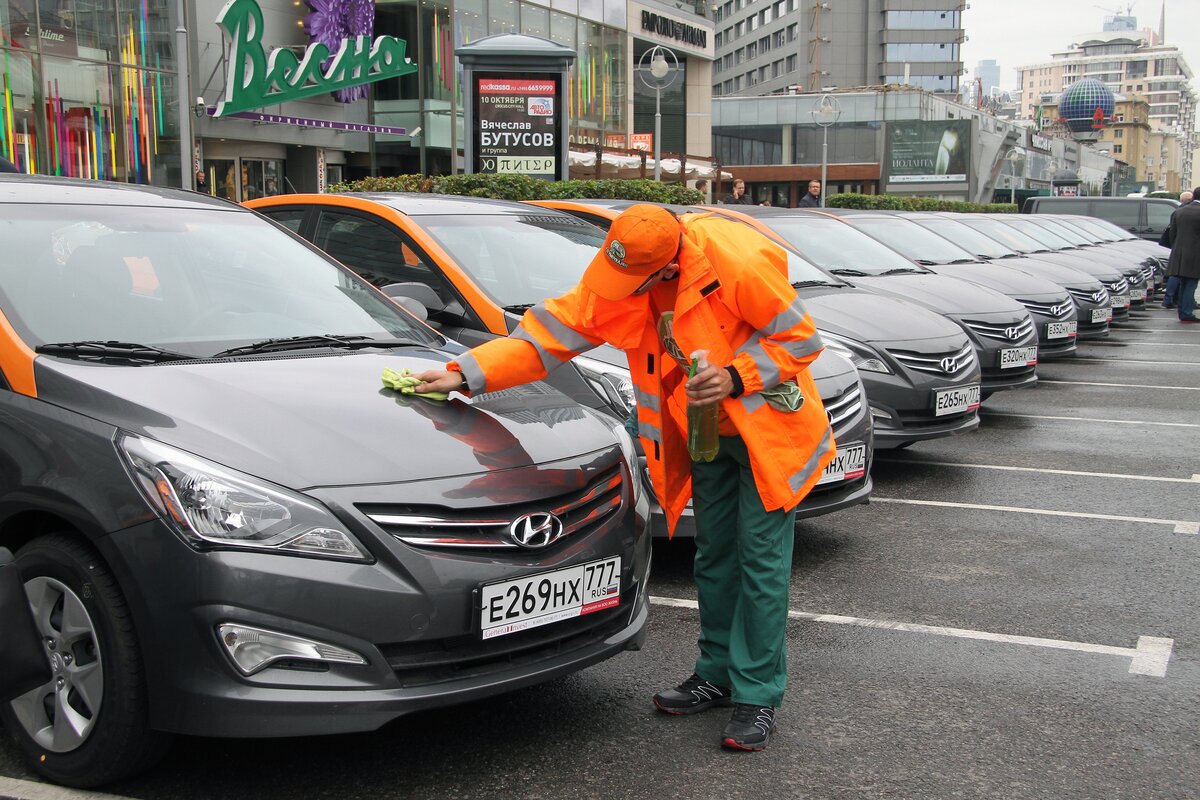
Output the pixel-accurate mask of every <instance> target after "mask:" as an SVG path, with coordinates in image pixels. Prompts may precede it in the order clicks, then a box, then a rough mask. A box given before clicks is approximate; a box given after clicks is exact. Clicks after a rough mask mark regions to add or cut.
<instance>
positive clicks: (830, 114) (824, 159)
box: [812, 94, 842, 208]
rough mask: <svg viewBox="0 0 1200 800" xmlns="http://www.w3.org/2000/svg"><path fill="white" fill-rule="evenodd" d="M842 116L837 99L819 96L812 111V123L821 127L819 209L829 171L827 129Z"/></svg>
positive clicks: (830, 96) (822, 200) (825, 191)
mask: <svg viewBox="0 0 1200 800" xmlns="http://www.w3.org/2000/svg"><path fill="white" fill-rule="evenodd" d="M841 115H842V107H841V105H840V104H839V103H838V101H837V98H835V97H834V96H833V95H830V94H826V95H822V96H821V100H820V101H819V102H818V103H817V107H816V108H814V109H813V110H812V118H813V122H815V123H816V124H818V125H820V126H821V208H824V207H825V196H826V194H828V191H827V189H826V186H825V184H826V175H827V173H828V171H829V128H830V126H832V125H834V124H835V123H836V122H837V121H838V117H840V116H841Z"/></svg>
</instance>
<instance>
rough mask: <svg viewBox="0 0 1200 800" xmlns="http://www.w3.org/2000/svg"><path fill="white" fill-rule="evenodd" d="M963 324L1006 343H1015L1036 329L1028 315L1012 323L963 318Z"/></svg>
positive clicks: (1026, 337) (982, 334)
mask: <svg viewBox="0 0 1200 800" xmlns="http://www.w3.org/2000/svg"><path fill="white" fill-rule="evenodd" d="M963 324H964V325H966V326H967V327H968V328H970V329H971V330H973V331H975V333H976V334H978V335H979V336H982V337H984V338H985V339H994V340H996V341H998V342H1004V343H1006V344H1017V343H1019V342H1023V341H1025V340H1026V339H1028V338H1030V337H1031V336H1034V335H1035V334H1036V329H1035V328H1034V326H1033V320H1031V319H1029V318H1028V317H1026V318H1025V319H1024V320H1022V321H1020V322H1017V323H1013V324H1006V323H1003V322H981V321H979V320H971V319H964V320H963Z"/></svg>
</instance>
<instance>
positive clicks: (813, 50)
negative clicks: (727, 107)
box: [713, 0, 966, 97]
mask: <svg viewBox="0 0 1200 800" xmlns="http://www.w3.org/2000/svg"><path fill="white" fill-rule="evenodd" d="M965 7H966V3H965V2H963V0H902V1H900V2H897V1H896V0H859V1H858V2H854V3H846V2H837V1H836V0H803V1H802V0H724V1H723V2H721V4H720V5H718V6H717V7H716V12H715V19H714V21H715V24H716V34H715V39H716V56H717V61H716V64H715V65H714V68H713V94H714V96H719V97H731V96H748V95H766V94H780V93H787V92H815V91H820V90H821V89H823V88H825V87H839V88H847V87H855V86H877V85H880V84H885V83H903V84H907V85H910V86H916V87H919V88H921V89H924V90H926V91H929V92H934V93H936V94H939V95H944V96H955V95H957V93H958V89H959V78H960V76H961V75H962V72H963V65H962V61H961V57H960V54H959V46H960V45H961V43H962V42H963V39H964V34H963V27H962V14H963V9H964V8H965Z"/></svg>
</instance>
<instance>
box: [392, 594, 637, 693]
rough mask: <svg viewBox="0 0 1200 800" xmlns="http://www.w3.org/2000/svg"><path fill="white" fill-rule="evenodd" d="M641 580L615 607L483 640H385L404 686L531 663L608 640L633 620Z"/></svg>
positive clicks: (469, 636) (466, 637)
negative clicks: (392, 642)
mask: <svg viewBox="0 0 1200 800" xmlns="http://www.w3.org/2000/svg"><path fill="white" fill-rule="evenodd" d="M637 591H638V589H637V585H636V584H635V585H631V586H629V588H627V589H625V591H623V592H621V602H620V604H619V605H617V606H615V607H614V608H609V609H605V610H603V611H597V612H595V613H593V614H587V615H584V616H581V617H575V618H573V619H568V620H563V621H561V622H555V623H551V624H550V625H542V626H539V627H536V628H531V629H529V630H524V631H519V632H517V633H510V634H508V635H507V636H497V637H495V638H493V639H480V638H479V636H478V635H475V634H465V635H463V636H454V637H449V638H445V639H435V640H429V641H417V642H404V643H396V644H383V645H380V647H379V650H380V652H381V653H383V656H384V658H385V659H387V663H388V666H389V667H391V669H392V672H393V673H395V675H396V678H397V679H398V680H399V681H400V684H401V685H402V686H406V687H412V686H428V685H431V684H437V683H446V682H449V681H456V680H466V679H471V678H480V677H486V676H488V675H494V674H497V673H503V672H507V671H510V670H513V669H516V668H518V667H524V668H526V669H527V668H528V667H529V666H532V665H536V664H537V663H538V662H541V661H548V660H551V659H555V658H559V657H561V656H564V655H568V654H570V653H572V652H575V651H578V650H582V649H584V648H587V647H592V646H594V645H596V644H597V643H600V642H603V641H604V640H605V639H607V638H609V637H610V636H612V635H613V634H615V633H618V632H619V631H620V630H621V629H622V628H624V627H625V626H626V625H628V624H629V619H630V614H632V613H633V605H634V602H635V600H636V599H637Z"/></svg>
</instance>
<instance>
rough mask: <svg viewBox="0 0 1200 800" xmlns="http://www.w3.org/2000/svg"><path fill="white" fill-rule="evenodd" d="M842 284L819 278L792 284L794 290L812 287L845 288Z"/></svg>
mask: <svg viewBox="0 0 1200 800" xmlns="http://www.w3.org/2000/svg"><path fill="white" fill-rule="evenodd" d="M843 285H844V284H842V283H834V282H833V281H823V280H820V279H819V278H814V279H812V280H807V281H795V282H793V283H792V288H793V289H807V288H808V287H810V286H843Z"/></svg>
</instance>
